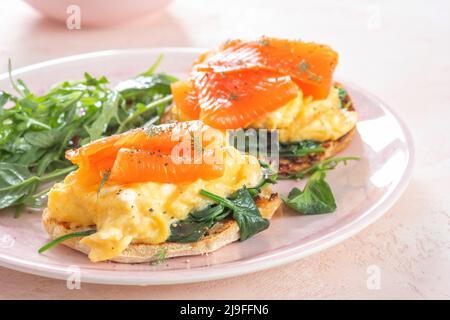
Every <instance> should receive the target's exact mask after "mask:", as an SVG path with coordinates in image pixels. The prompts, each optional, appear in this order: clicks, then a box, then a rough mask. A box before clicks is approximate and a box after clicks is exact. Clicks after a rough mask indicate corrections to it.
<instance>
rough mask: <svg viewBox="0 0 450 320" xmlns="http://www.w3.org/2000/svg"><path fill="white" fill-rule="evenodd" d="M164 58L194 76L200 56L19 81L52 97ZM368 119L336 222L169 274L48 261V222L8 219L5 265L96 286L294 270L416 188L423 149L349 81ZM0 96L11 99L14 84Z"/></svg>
mask: <svg viewBox="0 0 450 320" xmlns="http://www.w3.org/2000/svg"><path fill="white" fill-rule="evenodd" d="M160 53H164V60H163V62H162V64H161V66H160V70H162V71H166V72H168V73H170V74H174V75H176V76H179V77H184V76H186V73H187V70H188V69H189V67H190V65H191V63H192V61H193V60H194V59H195V58H196V56H197V55H198V53H199V50H197V49H188V48H159V49H139V50H120V51H115V50H114V51H104V52H95V53H89V54H83V55H78V56H73V57H67V58H62V59H57V60H52V61H48V62H43V63H39V64H36V65H32V66H29V67H24V68H21V69H19V70H16V71H15V72H14V76H15V77H20V78H21V79H23V80H24V81H25V82H26V83H28V84H29V85H30V86H31V88H32V90H37V91H43V90H45V89H46V88H48V87H50V86H51V85H52V84H54V83H56V82H60V81H63V80H69V79H78V78H81V77H82V76H83V72H84V71H88V72H89V73H91V74H93V75H96V76H99V75H106V76H107V77H108V78H109V79H110V80H111V81H113V82H114V81H117V80H121V79H126V78H129V77H131V76H133V75H136V74H138V73H140V72H142V71H143V70H146V69H147V68H148V67H149V65H151V64H152V62H153V61H155V59H156V58H157V56H158V55H159V54H160ZM341 82H342V83H343V84H344V85H345V87H346V88H347V89H348V90H349V92H350V95H351V96H352V98H353V100H354V102H355V106H356V109H357V111H358V113H359V115H360V122H359V123H358V127H357V129H358V131H357V134H356V135H355V137H354V139H353V141H352V143H351V145H350V147H349V148H348V149H347V150H345V152H343V154H345V155H357V156H361V157H362V160H361V161H358V162H351V163H349V164H348V165H347V166H340V167H338V168H337V169H336V170H334V171H332V172H330V173H329V175H328V181H329V183H330V184H331V186H332V188H333V190H334V193H335V197H336V201H337V204H338V210H337V211H336V212H335V213H332V214H324V215H316V216H299V215H295V214H294V213H292V212H290V211H288V210H286V209H285V210H284V212H283V213H280V214H278V215H276V216H275V217H274V218H273V219H272V222H271V226H270V228H269V229H268V230H267V231H265V232H263V233H260V234H258V235H257V236H255V237H253V238H251V239H250V240H247V241H245V242H242V243H239V242H236V243H233V244H231V245H228V246H226V247H225V248H222V249H220V250H218V251H216V252H214V253H213V254H209V255H204V256H195V257H189V259H186V258H176V259H170V260H167V261H165V262H164V263H162V264H159V265H150V264H135V265H126V264H117V263H96V264H94V263H91V262H90V261H89V260H88V259H87V257H86V256H85V255H83V254H81V253H78V252H76V251H73V250H71V249H69V248H66V247H64V246H58V247H57V248H55V249H53V250H50V251H48V252H46V253H45V254H38V253H37V249H38V248H39V247H40V246H41V245H42V244H43V243H45V242H46V241H48V237H47V235H46V233H45V232H44V230H43V228H42V226H41V222H40V214H39V213H35V212H34V213H30V214H24V215H23V216H21V217H20V218H19V219H14V218H13V217H12V214H10V213H9V212H2V213H1V215H0V265H1V266H4V267H8V268H12V269H15V270H19V271H23V272H28V273H33V274H37V275H42V276H46V277H52V278H59V279H66V278H67V277H68V275H70V274H71V273H72V272H73V271H74V270H79V271H80V274H81V280H82V281H85V282H92V283H106V284H123V285H150V284H174V283H187V282H196V281H205V280H213V279H220V278H226V277H232V276H237V275H241V274H245V273H249V272H254V271H258V270H262V269H267V268H270V267H274V266H278V265H281V264H284V263H288V262H291V261H294V260H297V259H300V258H302V257H305V256H307V255H310V254H312V253H314V252H318V251H320V250H323V249H325V248H327V247H329V246H332V245H334V244H336V243H338V242H339V241H342V240H344V239H346V238H348V237H350V236H351V235H354V234H355V233H357V232H358V231H360V230H361V229H363V228H364V227H366V226H368V225H369V224H371V223H372V222H374V221H375V220H376V219H377V218H379V217H380V216H381V215H382V214H383V213H384V212H386V211H387V210H388V209H389V208H390V207H391V206H392V204H393V203H394V202H395V201H396V200H397V198H398V197H399V196H400V194H401V193H402V192H403V190H404V189H405V187H406V186H407V183H408V179H409V177H410V175H411V169H412V160H413V155H414V148H413V142H412V139H411V135H410V133H409V132H408V129H407V128H406V127H405V125H404V124H403V122H402V121H401V120H400V119H399V118H398V117H397V116H396V115H395V114H394V113H393V111H392V110H391V109H390V108H389V107H387V106H386V105H385V104H384V103H383V102H381V101H380V100H378V99H377V98H375V97H374V96H372V95H371V94H369V93H367V92H366V91H364V90H362V89H360V88H358V87H356V86H354V85H353V84H351V83H349V82H347V81H341ZM0 89H2V90H7V91H10V90H11V88H10V85H9V82H8V79H7V75H6V74H2V75H0ZM295 185H297V186H302V187H303V183H302V182H291V181H283V182H280V183H279V184H278V185H277V186H276V187H275V188H276V189H277V190H278V191H279V192H281V193H286V192H287V191H289V190H290V189H291V188H292V187H293V186H295Z"/></svg>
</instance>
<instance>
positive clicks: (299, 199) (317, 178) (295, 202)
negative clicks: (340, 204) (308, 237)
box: [281, 171, 336, 214]
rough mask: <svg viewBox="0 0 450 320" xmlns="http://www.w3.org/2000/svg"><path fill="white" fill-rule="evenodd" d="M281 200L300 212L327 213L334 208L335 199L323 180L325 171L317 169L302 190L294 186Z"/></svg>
mask: <svg viewBox="0 0 450 320" xmlns="http://www.w3.org/2000/svg"><path fill="white" fill-rule="evenodd" d="M281 199H282V200H283V202H284V203H285V204H286V205H287V206H288V207H290V208H292V209H294V210H295V211H297V212H298V213H301V214H319V213H329V212H334V211H335V210H336V201H335V200H334V196H333V192H332V191H331V188H330V186H329V185H328V183H327V182H326V181H325V172H324V171H317V172H316V173H314V174H313V175H312V176H311V177H310V178H309V180H308V182H307V184H306V186H305V188H304V189H303V191H302V190H300V189H298V188H294V189H292V190H291V192H289V195H288V196H287V197H285V196H281Z"/></svg>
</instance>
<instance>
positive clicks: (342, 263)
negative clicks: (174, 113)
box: [0, 0, 450, 299]
mask: <svg viewBox="0 0 450 320" xmlns="http://www.w3.org/2000/svg"><path fill="white" fill-rule="evenodd" d="M227 3H228V4H227ZM261 34H265V35H273V36H280V37H290V38H302V39H307V40H314V41H316V42H323V43H327V44H330V45H331V46H332V47H334V48H335V49H336V50H337V51H338V52H339V53H340V56H341V60H340V65H339V67H338V73H339V74H343V75H345V77H346V78H347V79H351V80H352V81H354V82H355V83H358V84H360V85H361V86H363V87H365V88H367V89H368V90H370V91H371V92H373V93H374V94H375V95H377V96H378V97H380V98H381V99H382V100H384V101H386V102H387V103H388V104H390V105H391V106H392V107H393V108H394V109H395V110H396V111H397V112H398V113H399V114H400V115H401V116H402V117H403V118H404V120H405V122H406V123H407V125H408V126H409V128H410V129H411V131H412V134H413V137H414V139H415V145H416V165H415V169H414V173H413V177H412V180H411V182H410V185H409V187H408V188H407V190H406V192H405V193H404V195H403V196H402V197H401V198H400V200H399V201H398V203H397V204H396V205H395V206H394V207H393V208H392V209H391V210H389V212H387V213H386V215H385V216H384V217H382V218H381V219H380V220H379V221H378V222H376V223H374V224H373V225H371V226H370V227H368V228H367V229H365V230H364V231H363V232H361V233H359V234H358V235H356V236H354V237H352V238H350V239H348V240H346V241H344V242H342V243H341V244H339V245H337V246H335V247H332V248H330V249H327V250H325V251H323V252H321V253H318V254H315V255H313V256H310V257H308V258H305V259H303V260H301V261H298V262H295V263H291V264H288V265H286V266H282V267H279V268H275V269H271V270H268V271H263V272H258V273H254V274H251V275H246V276H242V277H238V278H233V279H226V280H220V281H213V282H205V283H198V284H190V285H177V286H156V287H131V286H130V287H119V286H102V285H92V284H84V283H83V284H82V285H81V290H68V289H67V288H66V283H65V282H63V281H58V280H51V279H46V278H40V277H37V276H32V275H28V274H23V273H19V272H16V271H12V270H8V269H3V268H0V283H1V288H2V290H0V298H3V299H16V298H26V299H45V298H59V299H82V298H99V299H111V298H119V299H120V298H124V299H156V298H166V299H170V298H178V299H179V298H194V299H195V298H256V299H257V298H269V299H271V298H369V299H372V298H410V299H414V298H446V299H449V298H450V272H449V271H450V195H449V193H450V143H449V136H450V124H449V120H450V105H449V101H450V90H449V87H450V41H449V39H450V3H449V2H448V1H444V0H442V1H430V2H427V4H425V2H423V1H356V0H355V1H339V2H338V1H282V0H277V1H236V4H233V5H231V2H230V1H219V0H216V1H211V0H208V1H206V0H203V1H199V0H196V1H192V0H191V1H189V0H175V1H174V2H173V3H172V4H171V5H170V6H169V7H168V8H167V9H166V10H164V11H162V12H160V13H158V14H157V15H155V16H152V17H149V18H144V19H142V20H139V21H135V22H133V23H131V24H127V25H121V26H117V27H113V28H105V29H87V28H83V27H82V29H81V30H72V31H71V30H67V29H66V28H65V27H64V26H60V25H57V24H55V23H52V22H49V21H47V20H45V19H44V18H42V17H41V16H40V15H39V14H37V13H36V12H34V11H33V10H32V9H30V8H29V7H27V5H26V4H24V3H23V2H21V1H17V0H3V1H1V2H0V72H4V71H6V65H7V58H8V57H11V58H12V59H13V62H14V66H15V67H20V66H24V65H27V64H31V63H35V62H39V61H43V60H47V59H52V58H56V57H62V56H65V55H72V54H77V53H82V52H88V51H96V50H104V49H112V48H133V47H155V46H197V47H212V46H215V45H217V44H218V43H219V42H221V41H222V40H224V39H227V38H233V37H253V36H258V35H261ZM380 130H382V128H380ZM371 265H375V266H378V267H379V270H380V275H381V287H380V289H379V290H370V289H368V286H367V279H368V273H367V270H368V267H369V266H371ZM369 287H370V286H369Z"/></svg>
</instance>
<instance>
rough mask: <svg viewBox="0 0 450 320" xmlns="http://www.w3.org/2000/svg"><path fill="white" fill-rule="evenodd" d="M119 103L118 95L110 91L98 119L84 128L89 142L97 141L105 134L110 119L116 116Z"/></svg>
mask: <svg viewBox="0 0 450 320" xmlns="http://www.w3.org/2000/svg"><path fill="white" fill-rule="evenodd" d="M119 101H120V97H119V94H118V93H117V92H115V91H112V92H111V93H110V94H109V97H108V100H107V101H106V103H105V105H104V106H103V108H102V110H101V112H100V114H99V115H98V117H97V118H96V119H95V121H94V122H93V123H92V124H91V125H89V126H87V127H86V131H87V132H88V134H89V138H90V140H91V141H92V140H97V139H99V138H101V137H102V136H103V135H104V134H105V132H106V130H107V129H108V124H109V123H110V122H111V119H112V118H113V117H116V116H117V113H118V107H119Z"/></svg>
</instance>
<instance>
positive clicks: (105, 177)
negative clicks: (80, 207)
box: [97, 170, 111, 196]
mask: <svg viewBox="0 0 450 320" xmlns="http://www.w3.org/2000/svg"><path fill="white" fill-rule="evenodd" d="M110 175H111V170H107V171H105V172H104V173H103V175H102V180H101V181H100V184H99V185H98V190H97V196H98V195H99V194H100V191H102V188H103V186H104V185H105V183H106V181H108V179H109V176H110Z"/></svg>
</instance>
